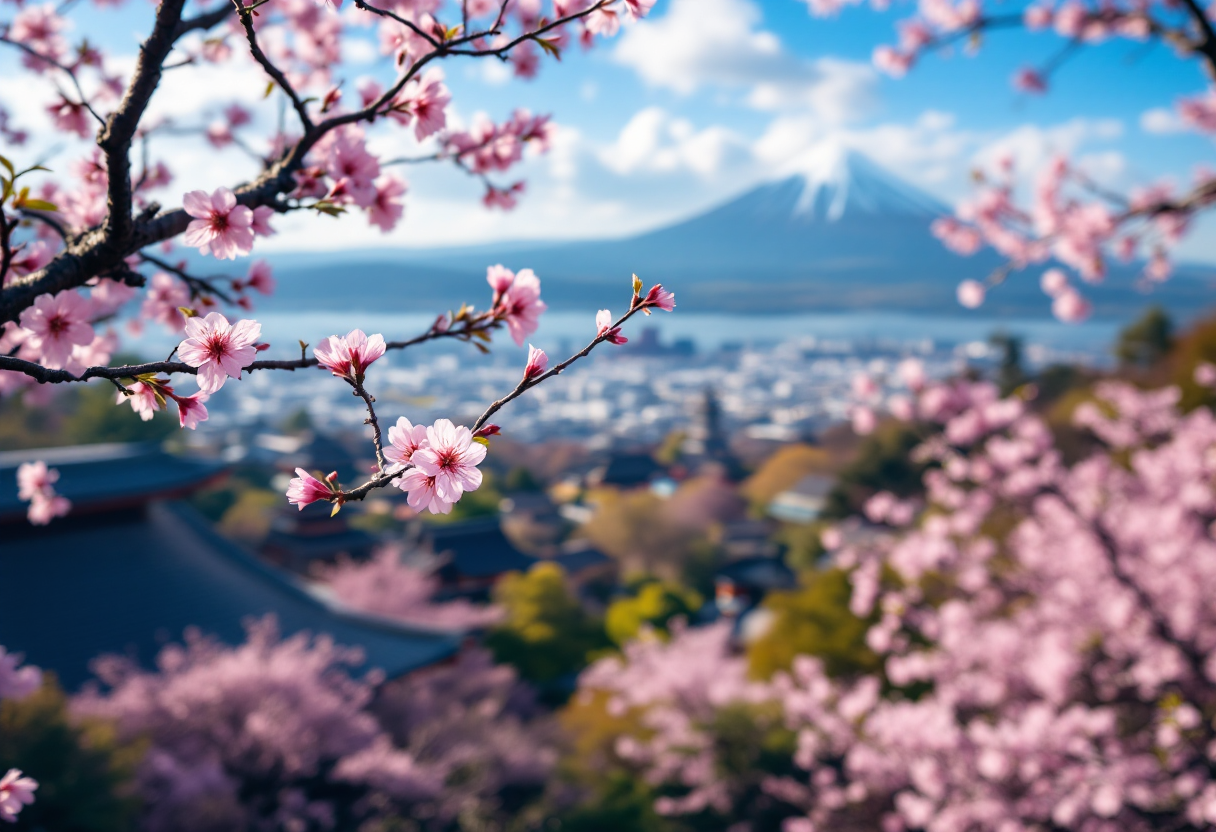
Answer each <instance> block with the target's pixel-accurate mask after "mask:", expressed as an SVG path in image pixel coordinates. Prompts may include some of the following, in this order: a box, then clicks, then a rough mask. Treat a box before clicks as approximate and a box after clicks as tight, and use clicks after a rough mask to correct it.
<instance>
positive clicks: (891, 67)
mask: <svg viewBox="0 0 1216 832" xmlns="http://www.w3.org/2000/svg"><path fill="white" fill-rule="evenodd" d="M871 60H873V62H874V66H875V67H877V68H878V69H880V70H882V71H883V72H885V73H887V74H888V75H890V76H891V77H892V78H902V77H903V76H905V75H907V74H908V70H909V69H911V68H912V63H913V62H914V61H915V60H916V56H915V55H914V54H913V53H910V52H901V51H900V50H898V49H895V48H893V47H890V46H879V47H877V48H876V49H875V50H874V55H873V57H872V59H871Z"/></svg>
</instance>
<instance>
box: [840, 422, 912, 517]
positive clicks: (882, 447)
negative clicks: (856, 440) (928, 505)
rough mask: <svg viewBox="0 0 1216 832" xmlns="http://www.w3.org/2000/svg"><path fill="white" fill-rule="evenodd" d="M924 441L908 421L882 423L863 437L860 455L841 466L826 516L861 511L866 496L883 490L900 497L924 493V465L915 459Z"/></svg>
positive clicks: (868, 496) (858, 453)
mask: <svg viewBox="0 0 1216 832" xmlns="http://www.w3.org/2000/svg"><path fill="white" fill-rule="evenodd" d="M921 441H922V437H921V436H920V434H918V433H917V431H916V429H915V428H914V427H912V426H910V425H908V424H906V423H904V422H885V423H883V424H881V425H879V426H878V429H877V430H875V431H874V432H873V433H871V434H870V435H869V436H867V437H865V439H864V440H862V443H861V446H860V447H859V448H858V449H857V456H856V457H855V458H854V459H853V460H852V461H851V462H850V463H849V464H848V465H846V466H845V467H844V468H842V469H841V471H840V474H839V476H838V477H837V480H836V487H835V488H834V489H832V493H831V494H829V495H828V500H827V505H826V506H825V507H824V510H823V516H824V517H848V516H849V515H852V514H860V513H861V510H862V506H864V505H865V502H866V500H868V499H869V498H870V497H872V496H873V495H874V494H876V493H877V492H879V491H890V492H892V493H894V494H896V495H898V496H900V497H911V496H914V495H917V494H920V493H921V492H922V491H923V490H924V486H923V483H922V480H921V477H922V475H923V474H924V466H923V465H921V464H920V463H918V462H916V461H914V460H913V459H912V451H913V449H915V448H916V446H917V445H919V444H920V443H921Z"/></svg>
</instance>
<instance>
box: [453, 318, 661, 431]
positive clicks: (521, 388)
mask: <svg viewBox="0 0 1216 832" xmlns="http://www.w3.org/2000/svg"><path fill="white" fill-rule="evenodd" d="M644 308H645V307H644V306H643V305H642V304H640V303H639V304H637V305H635V306H633V307H632V308H631V309H630V310H629V311H628V312H626V313H625V314H624V315H622V316H621V317H620V318H618V319H617V320H616V322H615V323H614V324H612V326H610V327H608V332H611V331H612V330H613V329H614V328H616V327H618V326H621V325H622V324H623V323H625V321H627V320H629V319H630V318H632V317H633V316H634V315H636V314H637V313H638V312H641V311H642V310H643V309H644ZM607 337H608V335H607V332H605V333H604V334H603V335H597V336H595V338H593V339H592V340H591V343H590V344H588V345H587V346H585V347H583V348H582V349H581V350H579V351H578V352H576V353H575V354H574V355H572V356H570V357H569V358H567V359H566V360H565V361H563V362H562V363H560V364H556V365H554V366H553V367H551V368H550V369H549V370H548V371H547V372H544V373H541V374H540V375H538V376H533V377H532V378H527V377H526V376H525V377H524V378H523V379H522V380H521V381H520V382H519V384H517V385H515V389H514V390H512V391H511V392H510V393H508V394H507V395H505V396H503V397H502V398H501V399H499V400H498V401H496V402H494V403H493V404H491V405H490V406H489V407H487V408H486V410H485V412H484V413H482V414H481V415H480V416H478V417H477V421H476V422H474V423H473V427H472V430H473V431H474V432H477V431H478V430H480V429H481V427H482V426H483V425H485V423H486V422H487V421H488V420H489V418H490V417H491V416H493V415H494V414H495V413H497V412H498V411H499V410H501V409H502V408H503V406H504V405H506V404H508V403H509V402H512V401H514V400H515V399H518V398H519V397H520V396H522V395H523V394H524V393H525V392H527V391H528V390H530V389H531V388H533V387H535V386H536V385H538V384H540V383H541V382H542V381H545V380H546V379H550V378H552V377H553V376H555V375H558V374H560V373H561V372H562V371H563V370H565V369H566V368H567V367H569V366H570V365H571V364H573V363H574V362H575V361H578V360H579V359H580V358H586V357H587V355H588V354H590V352H591V351H592V350H593V349H595V347H596V345H597V344H600V343H602V342H603V341H605V340H607Z"/></svg>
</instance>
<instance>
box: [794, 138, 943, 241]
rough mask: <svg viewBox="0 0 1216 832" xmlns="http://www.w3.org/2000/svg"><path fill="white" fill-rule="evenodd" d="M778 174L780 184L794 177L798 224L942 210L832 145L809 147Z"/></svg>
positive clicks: (862, 158)
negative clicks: (796, 185)
mask: <svg viewBox="0 0 1216 832" xmlns="http://www.w3.org/2000/svg"><path fill="white" fill-rule="evenodd" d="M783 172H784V173H785V174H786V176H785V177H783V179H782V182H781V183H780V184H782V185H791V184H793V183H794V182H799V181H800V184H801V188H800V192H799V194H798V197H797V200H796V201H795V203H794V204H793V205H792V206H791V210H792V212H793V214H794V215H795V216H796V217H798V218H799V219H801V220H802V221H804V222H805V221H812V222H836V221H838V220H840V219H842V218H844V217H851V216H857V215H861V216H871V217H873V216H888V217H895V216H904V217H909V216H911V217H923V218H925V219H932V218H933V217H937V216H940V215H942V214H943V213H946V212H947V209H946V208H945V206H943V205H942V204H941V203H939V202H938V201H937V200H935V199H933V197H931V196H929V195H928V194H926V193H925V192H923V191H921V190H919V189H918V188H916V187H914V186H912V185H909V184H908V183H906V182H904V181H903V180H901V179H900V178H899V177H897V176H895V175H894V174H892V173H890V172H889V171H887V170H885V169H884V168H882V167H881V166H880V165H878V164H877V163H875V162H874V161H872V160H871V159H870V158H869V157H867V156H865V155H864V154H862V153H860V152H859V151H857V150H853V149H851V148H849V147H845V146H843V145H841V144H837V143H824V144H820V145H816V146H815V147H812V148H810V149H809V150H807V151H805V152H804V153H802V154H800V155H799V156H798V157H796V158H795V159H794V160H792V161H791V162H790V163H789V164H788V165H786V166H785V169H784V171H783Z"/></svg>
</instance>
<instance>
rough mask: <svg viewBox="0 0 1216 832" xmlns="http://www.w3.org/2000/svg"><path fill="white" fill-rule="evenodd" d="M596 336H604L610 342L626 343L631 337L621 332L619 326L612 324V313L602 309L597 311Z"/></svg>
mask: <svg viewBox="0 0 1216 832" xmlns="http://www.w3.org/2000/svg"><path fill="white" fill-rule="evenodd" d="M595 328H596V333H595V337H596V338H603V339H604V340H605V341H607V342H608V343H609V344H625V343H628V341H629V339H628V338H626V337H625V336H624V335H622V334H621V328H620V327H619V326H613V325H612V313H611V312H609V311H608V310H607V309H601V310H600V311H599V312H596V313H595Z"/></svg>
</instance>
